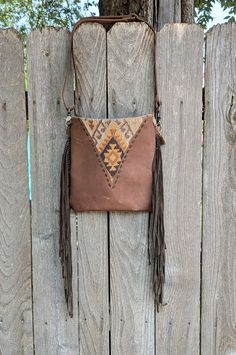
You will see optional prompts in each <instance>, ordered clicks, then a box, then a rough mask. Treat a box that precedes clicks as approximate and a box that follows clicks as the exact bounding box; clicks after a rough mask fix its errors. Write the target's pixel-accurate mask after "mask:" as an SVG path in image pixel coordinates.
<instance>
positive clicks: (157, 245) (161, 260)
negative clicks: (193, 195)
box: [148, 134, 166, 312]
mask: <svg viewBox="0 0 236 355" xmlns="http://www.w3.org/2000/svg"><path fill="white" fill-rule="evenodd" d="M162 144H163V138H162V137H161V136H160V135H158V134H157V136H156V149H155V156H154V160H153V187H152V211H151V214H150V220H149V231H148V256H149V264H152V273H153V275H152V278H153V291H154V300H155V305H156V308H157V312H159V305H160V304H163V286H164V283H165V249H166V244H165V240H164V234H165V230H164V196H163V172H162V155H161V145H162Z"/></svg>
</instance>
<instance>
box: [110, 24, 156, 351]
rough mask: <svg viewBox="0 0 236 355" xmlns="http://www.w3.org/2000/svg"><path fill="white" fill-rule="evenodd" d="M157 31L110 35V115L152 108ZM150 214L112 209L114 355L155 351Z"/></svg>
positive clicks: (127, 28)
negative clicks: (150, 261)
mask: <svg viewBox="0 0 236 355" xmlns="http://www.w3.org/2000/svg"><path fill="white" fill-rule="evenodd" d="M153 41H154V34H153V32H152V30H151V29H150V28H149V27H148V26H147V25H146V24H143V23H131V24H124V23H117V24H116V25H114V26H113V27H112V29H111V30H110V31H109V32H108V34H107V58H108V64H107V65H108V117H110V118H116V117H129V116H139V115H141V114H147V113H152V112H153V110H154V80H153V79H154V71H153V69H154V58H153ZM147 230H148V213H139V212H136V213H127V212H124V213H110V265H111V270H110V274H111V278H110V280H111V281H110V282H111V353H112V354H121V355H123V354H130V355H133V354H135V355H138V354H149V355H152V354H154V300H153V294H152V284H151V277H150V276H151V272H150V271H151V269H150V267H149V265H148V256H147V245H148V237H147Z"/></svg>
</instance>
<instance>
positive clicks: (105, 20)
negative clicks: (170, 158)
mask: <svg viewBox="0 0 236 355" xmlns="http://www.w3.org/2000/svg"><path fill="white" fill-rule="evenodd" d="M116 22H144V23H146V24H147V25H148V26H149V27H150V28H151V30H152V31H153V32H154V76H155V106H156V107H155V109H156V110H155V115H156V122H157V124H158V125H159V121H160V99H159V94H158V86H157V77H156V36H155V30H154V27H153V26H151V25H150V24H149V23H148V22H147V21H145V20H144V19H142V18H141V17H139V16H138V15H136V14H134V13H131V14H129V15H122V16H92V17H85V18H82V19H81V20H79V21H78V22H76V23H75V25H74V27H73V30H72V36H71V57H72V62H73V67H74V71H75V76H76V66H75V60H74V55H73V37H74V33H75V31H76V30H77V29H78V27H79V26H80V25H82V24H83V23H100V24H101V25H106V24H110V25H113V24H115V23H116ZM67 80H68V71H67V73H66V75H65V80H64V84H63V87H62V93H61V96H62V100H63V103H64V106H65V108H66V111H67V115H68V116H67V118H68V117H69V116H70V115H71V112H72V111H73V110H75V105H73V106H67V104H66V102H65V98H64V93H65V87H66V84H67ZM76 82H77V81H76ZM77 94H78V93H77V87H76V88H75V98H76V99H77V100H78V97H77Z"/></svg>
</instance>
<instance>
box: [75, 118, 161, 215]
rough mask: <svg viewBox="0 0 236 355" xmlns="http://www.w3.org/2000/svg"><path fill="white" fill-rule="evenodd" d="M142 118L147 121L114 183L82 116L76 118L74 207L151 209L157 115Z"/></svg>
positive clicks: (82, 209) (127, 209)
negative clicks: (110, 179) (155, 118)
mask: <svg viewBox="0 0 236 355" xmlns="http://www.w3.org/2000/svg"><path fill="white" fill-rule="evenodd" d="M142 117H145V119H144V123H143V124H142V126H141V127H140V129H139V130H138V132H137V133H136V135H135V137H134V139H133V142H132V144H131V145H130V148H129V149H128V150H127V153H126V154H125V155H124V159H123V163H122V165H121V166H120V168H119V172H118V174H117V175H116V176H115V179H113V183H112V184H111V183H109V176H108V175H107V174H106V169H105V165H103V164H102V162H101V159H100V158H99V154H98V153H97V152H96V149H95V146H94V144H93V141H92V139H91V136H89V134H88V132H86V129H85V128H84V125H83V124H82V119H81V118H79V117H73V118H72V123H71V128H70V130H71V132H70V133H71V170H70V173H71V178H70V183H71V187H70V206H71V208H72V209H73V210H74V211H76V212H80V211H150V210H151V193H152V165H153V158H154V153H155V137H156V130H155V126H154V123H153V118H154V117H153V115H151V114H150V115H144V116H142ZM118 120H119V119H118ZM106 154H107V153H106ZM114 181H115V182H114Z"/></svg>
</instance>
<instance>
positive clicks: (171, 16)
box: [157, 0, 181, 31]
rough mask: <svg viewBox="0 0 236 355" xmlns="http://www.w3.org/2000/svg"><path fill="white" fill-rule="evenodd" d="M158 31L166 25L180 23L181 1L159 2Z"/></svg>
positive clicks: (160, 0)
mask: <svg viewBox="0 0 236 355" xmlns="http://www.w3.org/2000/svg"><path fill="white" fill-rule="evenodd" d="M157 3H158V19H157V24H158V31H160V29H161V28H162V27H163V26H164V25H165V24H168V23H175V22H181V0H159V1H158V2H157Z"/></svg>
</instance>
